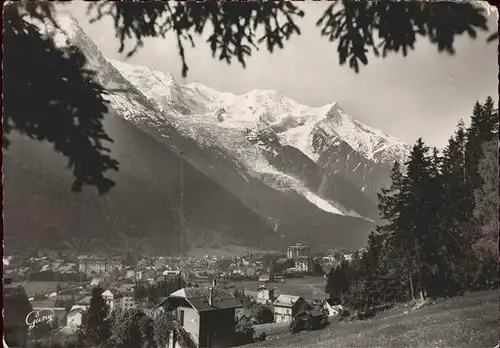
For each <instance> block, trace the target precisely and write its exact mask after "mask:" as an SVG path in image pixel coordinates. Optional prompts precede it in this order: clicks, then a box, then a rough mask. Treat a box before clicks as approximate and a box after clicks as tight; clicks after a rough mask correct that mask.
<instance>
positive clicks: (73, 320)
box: [66, 308, 84, 328]
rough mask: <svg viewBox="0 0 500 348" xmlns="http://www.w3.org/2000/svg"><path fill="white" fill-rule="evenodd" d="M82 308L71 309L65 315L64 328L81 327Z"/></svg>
mask: <svg viewBox="0 0 500 348" xmlns="http://www.w3.org/2000/svg"><path fill="white" fill-rule="evenodd" d="M83 311H84V310H83V309H82V308H72V309H71V310H70V311H69V312H68V314H67V315H66V326H69V327H72V328H77V327H79V326H80V325H82V315H83Z"/></svg>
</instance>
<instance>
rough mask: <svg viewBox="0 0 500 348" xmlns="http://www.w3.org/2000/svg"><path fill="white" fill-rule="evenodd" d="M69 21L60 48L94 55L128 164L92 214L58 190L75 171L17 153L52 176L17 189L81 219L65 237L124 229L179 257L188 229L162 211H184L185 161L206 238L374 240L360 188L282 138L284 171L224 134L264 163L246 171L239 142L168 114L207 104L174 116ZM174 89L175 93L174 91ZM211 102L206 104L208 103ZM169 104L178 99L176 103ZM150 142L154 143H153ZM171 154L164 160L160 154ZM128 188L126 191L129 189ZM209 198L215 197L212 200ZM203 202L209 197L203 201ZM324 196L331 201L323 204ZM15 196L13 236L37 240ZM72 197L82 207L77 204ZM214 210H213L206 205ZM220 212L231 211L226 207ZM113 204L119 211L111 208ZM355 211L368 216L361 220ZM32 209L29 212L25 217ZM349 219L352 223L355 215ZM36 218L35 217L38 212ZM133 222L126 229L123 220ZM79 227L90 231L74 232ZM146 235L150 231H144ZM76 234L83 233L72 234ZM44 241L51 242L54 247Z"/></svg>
mask: <svg viewBox="0 0 500 348" xmlns="http://www.w3.org/2000/svg"><path fill="white" fill-rule="evenodd" d="M62 22H63V23H62V26H63V27H65V28H66V29H67V30H66V31H71V33H70V35H69V36H66V39H64V35H63V36H61V35H59V34H60V33H59V32H57V31H56V32H55V35H54V37H55V39H56V41H57V42H58V44H60V45H66V44H68V43H71V44H76V45H77V46H78V47H80V48H81V49H82V50H83V52H84V54H85V55H86V56H87V58H88V64H89V68H91V69H93V70H95V71H96V72H97V73H98V76H97V79H98V80H99V81H100V82H101V83H102V84H103V85H104V86H106V87H107V88H108V89H109V90H108V93H107V94H106V95H105V97H106V99H107V100H108V101H109V106H110V115H108V116H107V117H106V118H105V120H106V119H109V120H110V121H106V122H107V123H108V124H109V122H111V124H112V127H111V129H108V131H109V132H110V135H111V137H112V138H113V139H114V140H115V141H116V143H115V145H113V146H112V148H113V151H112V153H111V155H112V156H115V157H116V158H117V159H118V161H119V162H120V163H121V164H122V165H121V170H120V172H119V173H118V174H116V175H113V177H114V178H116V179H117V185H119V186H120V188H118V187H115V188H114V189H113V191H114V190H117V189H118V191H116V193H113V194H111V195H109V196H107V197H108V198H107V199H108V201H109V202H108V203H107V204H108V205H104V206H101V205H96V206H95V207H94V208H92V209H93V210H92V209H91V210H89V209H90V208H83V207H84V206H83V205H81V204H82V203H78V200H79V199H80V198H70V197H67V195H66V194H65V193H64V192H62V191H61V190H62V189H63V188H62V187H61V185H60V184H57V183H61V182H65V180H66V179H65V180H62V179H61V178H60V176H61V175H62V176H67V174H68V173H66V172H64V170H62V171H61V173H59V172H57V173H51V174H46V170H45V169H46V168H44V167H43V165H41V164H40V163H39V162H37V161H38V160H37V159H36V158H33V157H29V156H28V157H26V153H27V152H30V151H28V150H26V151H24V152H23V153H19V152H18V153H17V155H19V156H18V157H19V158H20V160H21V162H23V161H24V162H26V163H27V165H28V166H31V169H30V173H31V172H33V170H35V171H38V170H39V169H40V170H41V171H42V173H45V174H43V175H42V178H41V179H40V180H38V179H36V176H35V175H34V174H33V175H31V174H30V175H28V174H23V175H24V177H27V178H28V179H27V183H18V185H22V186H26V187H27V188H28V191H24V192H25V193H26V194H28V193H29V192H32V193H33V192H35V191H36V192H39V193H36V194H37V195H41V196H44V195H45V196H47V195H50V197H46V198H44V199H46V200H47V199H48V200H47V202H51V203H50V204H51V205H54V206H58V207H62V208H61V209H66V210H67V211H66V212H65V214H69V215H70V216H71V218H72V220H73V221H76V222H75V224H76V225H75V224H73V225H72V226H73V227H72V228H70V227H68V228H67V230H66V231H58V233H60V234H61V233H62V234H61V236H64V238H83V237H85V235H87V234H88V233H87V232H86V231H87V230H88V229H90V230H95V231H96V232H95V233H97V231H100V233H101V235H102V236H103V237H110V236H109V235H114V234H116V233H118V232H120V234H121V235H131V236H135V237H140V236H142V237H141V238H145V239H146V240H147V239H150V240H151V241H153V242H152V243H153V244H161V243H170V244H171V245H170V246H168V245H166V246H165V247H166V248H167V249H169V250H176V251H179V248H178V234H179V233H180V229H182V226H181V227H179V226H178V224H179V223H178V214H177V213H176V214H173V215H172V214H167V215H165V212H167V211H171V210H172V209H173V210H176V209H177V210H179V208H180V207H179V202H178V192H177V191H178V190H179V178H178V175H179V163H180V162H182V161H184V162H185V163H186V164H189V166H188V167H189V168H191V169H190V173H191V174H190V177H193V178H196V180H195V181H193V183H195V182H196V183H197V184H196V185H191V184H190V179H189V178H188V177H187V178H186V180H185V182H186V188H189V187H191V186H192V187H191V190H190V191H189V192H190V197H191V198H189V199H187V201H186V202H187V203H189V204H190V205H189V206H186V207H185V210H184V212H185V214H187V215H188V216H187V220H189V221H192V225H194V226H197V227H195V228H198V229H199V230H200V233H202V232H203V231H207V230H210V231H213V233H214V234H213V233H212V232H210V233H211V235H216V234H222V235H223V236H225V237H227V238H225V239H226V240H228V242H230V243H233V244H234V242H235V240H236V241H237V242H239V243H244V244H246V245H256V244H257V245H258V244H260V245H261V246H266V247H278V246H279V245H281V246H283V243H294V242H299V241H300V242H305V243H308V244H310V245H311V246H312V247H315V248H318V249H322V248H326V247H343V248H349V249H357V248H359V247H362V246H364V245H365V243H366V238H367V234H368V232H369V231H370V230H371V229H372V228H373V223H372V222H371V220H372V218H373V217H374V216H375V215H376V207H375V205H374V203H373V202H370V200H367V199H364V198H363V199H360V200H356V199H354V200H353V199H352V198H351V196H353V195H356V194H357V193H356V192H357V191H356V190H355V188H354V187H353V186H352V185H351V184H350V183H348V182H347V181H345V180H342V179H341V178H338V177H336V176H335V174H332V173H328V172H327V171H325V170H324V169H321V168H320V167H319V166H318V165H317V164H316V163H314V162H312V161H311V160H310V159H308V160H305V159H304V156H305V155H303V154H302V152H301V151H300V150H298V149H297V150H292V151H291V152H290V151H289V149H291V148H293V149H295V148H294V147H290V146H288V145H283V144H281V143H280V141H281V140H280V139H278V143H279V144H278V143H277V144H274V145H275V146H276V148H275V149H274V150H275V151H277V153H278V156H279V158H278V159H276V162H277V163H278V164H274V165H271V164H269V163H268V161H267V160H266V158H265V156H264V155H263V154H262V152H263V151H264V149H267V145H268V144H264V145H262V148H258V147H256V146H254V145H252V144H251V143H250V142H249V140H248V139H247V138H246V137H245V135H244V134H242V129H241V128H237V127H235V128H231V127H228V128H226V133H227V134H226V135H229V136H234V138H232V140H234V139H237V141H239V142H241V145H243V146H244V147H246V150H247V152H249V153H250V157H249V158H247V160H250V161H253V160H257V162H258V163H257V167H256V166H255V165H248V163H245V162H244V161H242V159H241V157H239V156H237V153H236V152H235V151H234V149H232V148H231V146H232V145H233V144H234V143H231V142H230V143H229V145H230V146H226V145H227V144H226V145H224V144H222V143H221V144H216V143H214V142H211V141H207V142H206V143H203V139H200V137H199V136H196V137H189V136H186V134H185V130H186V129H188V130H189V131H192V132H194V133H195V135H200V134H202V135H204V136H206V138H207V140H213V139H211V136H212V135H213V134H212V133H213V132H212V129H210V128H203V127H201V128H200V127H190V124H189V123H187V124H186V123H182V122H179V120H178V119H175V118H169V119H167V117H166V116H170V115H172V114H177V115H180V114H181V112H182V110H185V109H186V108H188V109H193V108H194V109H199V110H204V108H205V109H206V105H207V103H202V102H200V101H199V100H193V99H189V98H187V99H185V100H184V99H183V100H181V101H182V102H183V103H181V104H180V107H179V106H178V105H171V104H172V103H170V104H169V103H166V104H165V106H169V107H170V109H168V110H170V111H169V112H168V113H167V112H165V111H163V112H162V110H161V108H160V107H158V102H157V103H155V102H154V100H152V98H148V97H147V93H145V91H140V90H139V89H137V88H136V87H135V86H134V84H133V83H131V82H130V81H129V80H128V79H127V78H126V77H124V76H123V75H122V74H121V73H120V71H119V70H118V69H117V68H116V67H115V66H113V65H112V64H110V63H109V62H108V61H107V60H106V59H105V58H104V57H103V56H102V53H101V52H100V51H99V50H98V48H97V47H96V45H95V44H94V43H93V41H92V40H91V39H90V38H89V37H88V36H87V35H86V34H85V33H84V31H83V30H82V29H81V28H80V27H79V26H78V25H77V24H75V22H74V21H73V20H69V21H67V20H66V21H65V20H63V21H62ZM60 24H61V23H60ZM167 77H168V76H167ZM194 87H196V85H194ZM194 87H193V86H192V87H191V88H194ZM198 89H200V88H199V87H198ZM173 90H174V91H175V86H174V88H173ZM183 92H184V91H183ZM187 93H189V91H187ZM193 93H194V92H193ZM198 94H199V93H198ZM256 94H257V93H256ZM174 97H175V95H174ZM164 99H168V98H164ZM205 99H206V100H209V98H208V96H206V97H205ZM278 99H279V98H278ZM171 100H173V101H174V102H175V99H174V98H171ZM172 106H174V107H172ZM214 108H215V106H214ZM165 110H167V109H165ZM172 110H173V111H172ZM216 111H217V112H218V113H219V116H220V117H222V118H223V117H224V114H225V112H226V111H225V110H223V109H221V108H220V107H219V108H217V110H216ZM201 116H202V115H200V119H199V120H200V121H201V122H202V123H203V122H205V123H208V126H210V122H211V121H210V122H209V119H205V120H204V121H203V118H201ZM213 117H215V118H217V115H215V114H214V115H213ZM264 128H265V129H269V128H268V127H267V128H266V127H264ZM150 138H151V139H150ZM152 140H155V141H154V142H152ZM195 140H196V141H195ZM219 140H220V141H222V142H224V141H225V140H227V139H224V138H223V137H222V138H219ZM146 144H150V145H146ZM33 146H36V145H33ZM28 148H29V147H28ZM164 151H165V154H162V153H163V152H164ZM180 151H182V152H184V155H183V156H180V155H179V152H180ZM141 153H142V155H140V154H141ZM252 154H255V156H252ZM42 157H43V156H42ZM280 158H281V159H280ZM286 161H288V163H287V164H286V166H285V165H284V164H283V163H284V162H286ZM47 165H48V164H47ZM23 166H24V164H23ZM259 166H260V167H259ZM56 167H59V165H56ZM188 167H186V168H188ZM281 167H287V168H281ZM8 169H10V170H11V174H10V175H11V177H16V173H21V169H20V168H19V166H16V165H12V164H11V165H10V168H8ZM262 169H263V170H262ZM63 172H64V173H63ZM12 173H13V174H12ZM176 175H177V177H176ZM200 175H201V176H200ZM129 178H130V179H129ZM43 180H48V181H43ZM130 180H132V181H130ZM306 181H307V182H306ZM124 182H128V183H129V184H127V185H125V186H124V184H123V183H124ZM120 183H121V184H120ZM44 185H45V186H47V187H45V186H44ZM141 185H144V190H145V192H144V193H142V192H141V191H140V190H141V189H140V187H141ZM190 185H191V186H190ZM200 185H201V186H200ZM204 185H206V186H207V187H204ZM280 185H281V186H282V187H281V186H280ZM127 186H130V187H129V188H128V187H127ZM16 187H19V186H16ZM37 190H38V191H37ZM40 190H41V191H40ZM47 190H48V191H47ZM176 190H177V191H176ZM68 191H69V189H68ZM174 191H176V192H177V193H175V192H174ZM207 192H212V193H211V194H208V195H207ZM359 194H361V192H360V193H359ZM198 195H205V196H203V197H199V198H202V199H199V198H197V197H198ZM127 196H131V197H142V199H144V202H143V203H142V204H139V205H137V204H138V203H137V202H136V201H135V200H134V201H131V202H134V204H135V205H134V207H135V208H134V209H135V210H134V209H132V210H130V209H128V208H126V206H124V205H123V203H121V202H120V201H125V199H124V197H127ZM321 196H325V197H326V198H321ZM9 197H10V199H9ZM71 197H73V196H71ZM210 197H212V198H213V199H218V201H217V202H216V203H217V204H210V203H209V201H207V198H210ZM216 197H219V198H216ZM220 197H222V198H220ZM224 197H226V198H224ZM332 197H334V198H335V200H333V199H332ZM361 197H363V196H362V195H361ZM13 198H15V192H14V191H12V190H10V191H9V194H8V195H6V209H5V211H6V214H5V221H6V226H7V227H9V228H8V230H10V231H13V232H11V233H15V234H16V235H17V234H19V235H21V234H23V235H24V236H25V237H26V238H31V237H29V236H30V233H32V232H30V230H33V229H34V227H33V226H31V225H29V226H28V225H26V226H24V227H23V229H24V231H23V233H17V230H18V229H19V228H21V227H19V226H18V227H17V228H16V227H15V226H16V225H15V224H14V225H12V222H13V221H15V220H16V216H18V215H16V214H19V211H23V209H22V208H21V207H20V206H18V205H17V206H16V205H15V204H17V203H13V202H15V199H14V200H13ZM235 198H237V199H236V200H235ZM26 199H31V198H30V197H28V198H26ZM74 199H76V200H77V201H73V200H74ZM336 201H340V202H341V203H342V204H340V203H338V202H336ZM9 202H10V203H9ZM64 202H73V203H72V205H71V206H72V207H73V208H70V207H66V208H65V204H66V203H64ZM155 202H156V203H155ZM161 202H164V203H161ZM230 202H232V203H230ZM47 204H48V203H47ZM152 204H153V205H152ZM154 204H156V205H157V204H164V205H165V207H164V209H158V207H156V206H154ZM207 204H209V205H210V207H207V206H206V205H207ZM228 204H230V205H228ZM241 204H242V205H241ZM322 204H325V205H328V209H326V210H325V209H323V208H322V207H321V205H322ZM7 205H9V207H7ZM335 205H337V207H336V206H335ZM343 205H344V206H343ZM223 206H225V207H226V208H222V207H223ZM109 207H112V208H113V211H108V209H110V208H109ZM208 208H210V209H208ZM213 208H216V210H213ZM19 209H20V210H19ZM32 209H41V207H40V206H36V207H33V208H32ZM71 209H73V210H71ZM74 209H76V210H74ZM143 209H147V211H148V214H145V215H144V216H148V219H147V221H146V220H145V217H143V216H142V215H141V214H140V213H139V212H141V211H143ZM217 209H218V210H217ZM332 210H333V211H332ZM335 210H336V213H335V212H334V211H335ZM358 211H359V212H361V214H359V213H357V212H358ZM16 212H17V213H16ZM27 212H28V211H24V213H27ZM351 212H352V215H353V216H350V214H351ZM29 213H30V214H32V215H36V212H29ZM108 213H109V214H111V215H112V216H116V217H117V219H118V217H120V216H124V217H126V219H125V220H123V219H122V218H120V219H118V220H117V221H118V222H117V221H114V220H113V221H108V220H107V219H106V218H105V216H107V215H109V214H108ZM89 214H90V215H89ZM102 214H104V215H102ZM228 214H229V215H228ZM231 214H232V216H231ZM128 215H130V216H128ZM359 216H363V218H360V217H359ZM13 219H14V220H13ZM127 219H129V223H126V222H125V221H127ZM120 221H121V222H120ZM7 222H9V223H10V225H8V224H7ZM118 223H119V224H118ZM81 224H83V225H82V226H84V228H83V227H79V228H76V227H77V226H80V225H81ZM117 224H118V225H117ZM242 224H243V225H242ZM132 227H133V228H132ZM35 229H36V228H35ZM142 229H145V231H142V232H141V230H142ZM72 233H73V234H72ZM74 233H76V234H77V235H76V236H75V235H74ZM203 233H204V232H203ZM203 233H202V234H203ZM91 234H92V233H91ZM164 234H166V235H165V237H167V238H166V239H162V238H163V235H164ZM10 237H12V234H11V235H10ZM60 238H62V237H60ZM162 240H163V241H162ZM46 242H47V243H49V244H50V241H46ZM225 243H226V242H225ZM278 244H279V245H278Z"/></svg>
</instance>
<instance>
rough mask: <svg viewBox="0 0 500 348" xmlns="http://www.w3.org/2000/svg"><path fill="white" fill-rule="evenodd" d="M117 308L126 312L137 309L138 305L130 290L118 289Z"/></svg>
mask: <svg viewBox="0 0 500 348" xmlns="http://www.w3.org/2000/svg"><path fill="white" fill-rule="evenodd" d="M119 291H120V300H119V305H118V306H119V308H121V309H123V310H126V309H132V308H137V307H139V304H138V303H137V301H136V300H135V298H134V291H133V290H131V289H124V288H120V289H119Z"/></svg>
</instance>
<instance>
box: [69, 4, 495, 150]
mask: <svg viewBox="0 0 500 348" xmlns="http://www.w3.org/2000/svg"><path fill="white" fill-rule="evenodd" d="M298 6H299V7H300V8H301V9H302V10H304V12H305V17H304V18H302V19H299V20H298V21H297V24H298V25H299V27H300V28H301V31H302V33H301V35H300V36H295V37H292V38H291V39H290V40H289V41H288V42H286V43H285V47H284V49H283V50H279V51H276V52H274V53H272V54H271V53H269V52H268V51H267V50H266V48H265V46H262V47H261V49H260V50H259V51H254V52H253V54H252V56H251V57H250V58H249V59H248V60H247V67H246V69H244V68H243V67H242V66H241V65H240V64H239V63H238V62H237V61H236V60H235V62H234V63H232V65H230V66H229V65H228V64H227V63H225V62H221V61H219V60H217V59H215V58H212V55H211V52H210V47H209V46H208V44H205V43H204V40H203V39H199V40H195V43H196V47H195V48H191V47H190V46H189V45H186V46H188V47H187V49H186V56H187V60H188V65H189V67H190V70H189V72H188V76H187V78H186V79H183V78H182V74H181V68H182V65H181V60H180V58H179V55H178V50H177V44H176V39H175V36H174V35H173V34H171V35H170V36H168V37H166V38H157V39H148V40H146V41H145V45H144V47H143V48H141V49H140V50H139V52H138V53H136V54H135V55H134V56H132V57H131V58H128V59H127V58H126V57H125V54H124V53H123V54H120V53H118V49H119V41H118V39H117V38H116V37H115V31H114V28H113V23H112V21H111V19H110V18H106V19H102V20H100V21H98V22H96V23H93V24H90V23H89V17H88V15H87V14H86V4H84V3H83V1H81V2H80V1H77V2H72V3H71V4H68V5H64V11H67V12H69V13H71V14H72V15H73V16H74V17H75V18H76V19H77V20H78V21H79V23H80V25H81V26H82V28H83V29H84V30H85V32H86V33H87V35H89V36H90V38H91V39H93V40H94V42H95V43H96V45H97V46H98V48H99V49H100V50H101V51H102V52H103V54H104V55H105V56H106V57H108V58H112V59H115V60H120V61H126V62H127V63H131V64H138V65H143V66H146V67H149V68H151V69H155V70H160V71H163V72H166V73H170V74H172V75H173V76H174V78H175V79H176V81H177V82H178V83H180V84H184V83H191V82H198V83H201V84H203V85H206V86H208V87H211V88H215V89H217V90H220V91H227V92H232V93H236V94H243V93H247V92H250V91H251V90H254V89H273V90H277V91H279V92H280V93H281V94H283V95H285V96H287V97H290V98H292V99H294V100H296V101H297V102H299V103H301V104H304V105H309V106H323V105H326V104H329V103H332V102H334V101H336V102H338V103H339V104H340V106H341V107H342V108H343V109H344V110H345V111H346V112H347V114H349V115H350V116H351V117H353V118H355V119H357V120H359V121H361V122H363V123H365V124H367V125H370V126H373V127H376V128H378V129H380V130H382V131H384V132H385V133H388V134H391V135H393V136H396V137H398V138H400V139H401V140H403V141H405V142H407V143H409V144H413V143H414V142H415V141H416V140H417V139H418V138H419V137H422V138H423V140H424V141H425V142H426V143H427V144H429V145H430V146H437V147H439V148H441V147H443V146H445V145H446V142H447V140H448V138H449V137H450V136H451V135H452V133H453V131H454V129H455V126H456V124H457V123H458V121H459V120H460V119H464V120H465V121H467V120H468V119H469V117H470V114H471V112H472V106H473V104H474V102H475V101H476V100H479V101H483V100H484V99H485V98H486V97H487V96H488V95H491V96H492V97H493V98H494V100H495V101H497V100H498V58H497V57H498V56H497V49H498V46H497V43H498V42H493V43H486V37H487V36H488V33H484V34H483V33H481V34H480V35H478V37H477V38H476V39H471V38H469V37H468V36H465V35H464V36H462V37H459V38H457V39H456V41H455V48H456V54H455V55H453V56H450V55H448V54H447V53H439V52H438V51H437V48H436V47H435V46H432V45H431V44H430V43H429V42H428V40H427V39H426V38H421V39H420V40H419V41H418V42H417V44H416V45H415V48H416V49H415V50H414V51H411V52H410V53H409V54H408V56H407V57H403V56H402V55H401V54H392V55H390V56H388V57H386V58H383V59H382V58H376V57H374V56H369V63H368V65H367V66H361V70H360V72H359V73H358V74H356V73H355V72H354V71H353V70H352V69H350V68H349V66H348V65H347V64H346V65H343V66H341V65H339V60H338V53H337V43H336V42H333V43H332V42H329V41H328V39H327V38H324V37H321V35H320V29H319V28H318V27H316V25H315V23H316V21H317V19H319V18H320V16H321V14H322V13H323V12H324V10H325V9H326V7H327V6H328V3H327V2H302V3H299V4H298ZM488 24H489V27H490V31H493V30H495V29H496V28H497V15H496V14H495V13H492V14H491V15H490V18H489V23H488ZM128 47H129V48H132V42H131V43H130V45H129V46H128Z"/></svg>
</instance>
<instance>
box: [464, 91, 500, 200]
mask: <svg viewBox="0 0 500 348" xmlns="http://www.w3.org/2000/svg"><path fill="white" fill-rule="evenodd" d="M497 132H498V109H495V107H494V103H493V99H492V98H491V97H487V98H486V100H485V102H484V104H483V105H481V104H479V102H476V104H475V105H474V109H473V112H472V116H471V124H470V126H469V128H468V129H467V144H466V149H465V162H466V167H465V168H466V175H467V183H468V186H469V195H470V196H471V197H473V196H474V192H475V191H476V190H478V189H480V188H481V186H482V179H481V176H480V174H479V171H478V166H479V161H480V159H481V158H482V156H483V148H482V146H483V144H484V143H486V142H488V141H491V140H493V139H495V138H496V137H497V135H496V133H497Z"/></svg>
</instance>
